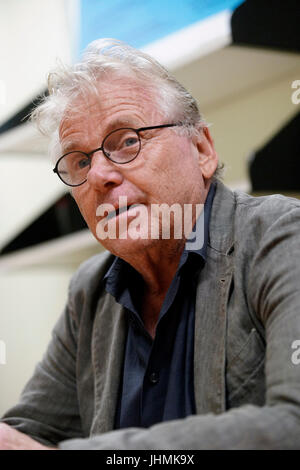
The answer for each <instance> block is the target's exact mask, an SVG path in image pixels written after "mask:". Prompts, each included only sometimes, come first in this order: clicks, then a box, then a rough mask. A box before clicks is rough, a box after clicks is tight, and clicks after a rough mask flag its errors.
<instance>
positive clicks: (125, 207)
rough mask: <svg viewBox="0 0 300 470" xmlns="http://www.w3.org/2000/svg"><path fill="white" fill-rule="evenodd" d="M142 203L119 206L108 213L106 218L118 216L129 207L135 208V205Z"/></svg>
mask: <svg viewBox="0 0 300 470" xmlns="http://www.w3.org/2000/svg"><path fill="white" fill-rule="evenodd" d="M139 205H140V204H129V205H126V206H122V207H117V208H116V210H114V211H111V212H109V213H108V214H107V216H106V220H110V219H112V218H113V217H118V215H121V214H123V213H124V212H126V211H128V210H129V209H134V208H135V207H137V206H139Z"/></svg>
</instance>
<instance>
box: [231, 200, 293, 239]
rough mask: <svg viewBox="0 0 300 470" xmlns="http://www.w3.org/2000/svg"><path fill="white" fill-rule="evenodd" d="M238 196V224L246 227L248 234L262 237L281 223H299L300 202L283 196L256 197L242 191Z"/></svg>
mask: <svg viewBox="0 0 300 470" xmlns="http://www.w3.org/2000/svg"><path fill="white" fill-rule="evenodd" d="M235 196H236V216H237V220H236V223H237V224H238V225H240V227H237V228H238V229H240V228H241V225H242V226H243V225H244V226H245V228H246V229H247V232H248V233H249V232H251V233H252V234H253V233H254V234H256V235H259V234H260V235H262V234H263V232H264V231H265V230H268V229H269V228H270V227H271V226H274V227H275V226H276V225H277V224H279V225H280V223H281V222H282V223H286V222H287V221H289V223H292V224H293V223H296V222H297V224H298V223H299V217H300V200H298V199H295V198H292V197H286V196H283V195H281V194H273V195H270V196H260V197H254V196H251V195H249V194H246V193H242V192H240V191H236V192H235Z"/></svg>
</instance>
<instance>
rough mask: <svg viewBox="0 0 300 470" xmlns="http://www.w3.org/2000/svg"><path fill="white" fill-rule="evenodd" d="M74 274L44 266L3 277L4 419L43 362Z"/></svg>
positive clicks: (0, 405)
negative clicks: (37, 364) (41, 361)
mask: <svg viewBox="0 0 300 470" xmlns="http://www.w3.org/2000/svg"><path fill="white" fill-rule="evenodd" d="M73 270H74V268H73V269H72V268H70V266H67V267H66V268H63V267H62V268H57V266H56V267H55V268H53V269H51V267H49V266H40V267H35V268H34V267H33V268H29V267H28V268H23V269H20V270H17V269H16V270H13V271H11V272H10V273H5V274H4V273H0V340H1V341H3V342H4V344H5V346H6V364H1V362H0V384H1V386H0V416H1V415H2V414H3V413H4V412H5V411H6V410H7V409H8V408H10V407H11V406H13V405H14V404H15V403H17V401H18V397H19V394H20V392H21V390H22V388H23V386H24V384H25V383H26V382H27V380H28V379H29V378H30V376H31V374H32V372H33V368H34V366H35V364H36V362H37V361H38V360H40V359H41V358H42V355H43V353H44V351H45V348H46V345H47V344H48V342H49V340H50V333H51V330H52V328H53V326H54V324H55V322H56V320H57V318H58V316H59V314H60V312H62V310H63V308H64V304H65V300H66V296H67V286H68V282H69V279H70V276H71V274H72V272H73Z"/></svg>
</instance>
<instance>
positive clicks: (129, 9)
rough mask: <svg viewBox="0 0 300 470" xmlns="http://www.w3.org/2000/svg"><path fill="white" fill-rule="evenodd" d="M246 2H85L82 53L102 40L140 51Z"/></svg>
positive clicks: (94, 0)
mask: <svg viewBox="0 0 300 470" xmlns="http://www.w3.org/2000/svg"><path fill="white" fill-rule="evenodd" d="M240 3H242V0H81V3H80V5H81V15H80V41H79V43H80V51H79V52H80V53H82V51H83V50H84V49H85V47H86V46H87V45H88V43H90V42H91V41H93V40H95V39H98V38H101V37H102V38H105V37H106V38H116V39H121V40H122V41H125V42H127V43H129V44H130V45H132V46H134V47H137V48H140V47H143V46H145V45H146V44H149V43H151V42H153V41H155V40H157V39H160V38H162V37H164V36H167V35H168V34H171V33H173V32H175V31H177V30H179V29H181V28H185V27H187V26H189V25H190V24H192V23H195V22H198V21H200V20H203V19H205V18H207V17H208V16H210V15H213V14H216V13H220V12H221V11H223V10H227V9H229V10H233V9H234V8H236V7H237V6H238V5H239V4H240Z"/></svg>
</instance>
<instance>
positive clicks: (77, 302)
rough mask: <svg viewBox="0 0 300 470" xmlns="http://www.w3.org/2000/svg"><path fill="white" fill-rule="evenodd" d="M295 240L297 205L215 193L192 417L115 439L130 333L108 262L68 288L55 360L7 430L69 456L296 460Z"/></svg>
mask: <svg viewBox="0 0 300 470" xmlns="http://www.w3.org/2000/svg"><path fill="white" fill-rule="evenodd" d="M299 229H300V201H298V200H296V199H289V198H285V197H283V196H279V195H276V196H271V197H261V198H254V197H251V196H249V195H247V194H244V193H241V192H232V191H230V190H229V189H228V188H226V187H225V186H224V185H223V184H222V183H218V184H217V190H216V195H215V198H214V202H213V207H212V213H211V222H210V242H209V246H208V251H207V262H206V264H205V267H204V269H203V270H202V271H201V273H200V275H199V280H198V289H197V298H196V315H195V346H194V384H195V385H194V386H195V401H196V411H197V414H196V415H194V416H190V417H188V418H185V419H182V420H174V421H169V422H164V423H160V424H156V425H154V426H152V427H150V428H148V429H138V428H130V429H126V430H118V431H112V429H113V423H114V414H115V409H116V401H117V392H118V386H119V380H120V376H121V367H122V361H123V357H124V345H125V339H126V331H127V325H126V322H125V318H124V315H123V308H122V307H121V306H120V305H119V304H118V303H116V301H115V299H114V298H113V297H112V296H111V295H110V294H108V293H106V292H105V290H104V287H103V284H102V278H103V275H104V274H105V272H106V271H107V269H108V267H109V266H110V264H111V262H112V259H113V257H112V256H111V255H110V254H109V253H107V252H106V253H102V254H100V255H97V256H95V257H93V258H91V259H89V260H88V261H86V262H85V263H84V264H83V265H82V266H81V267H80V268H79V270H78V271H77V272H76V273H75V275H74V276H73V278H72V281H71V283H70V288H69V299H68V303H67V306H66V308H65V310H64V312H63V314H62V316H61V318H60V319H59V321H58V323H57V324H56V326H55V328H54V331H53V336H52V340H51V342H50V344H49V347H48V350H47V352H46V354H45V356H44V358H43V360H42V361H41V363H39V364H38V365H37V367H36V370H35V372H34V375H33V377H32V378H31V380H30V381H29V383H28V384H27V386H26V387H25V389H24V391H23V394H22V397H21V400H20V402H19V404H18V405H17V406H15V407H14V408H12V409H11V410H9V411H8V412H7V413H6V414H5V416H4V417H3V421H4V422H7V423H8V424H11V425H12V426H14V427H16V428H17V429H19V430H20V431H22V432H25V433H27V434H29V435H31V436H32V437H33V438H36V439H37V440H39V441H40V442H43V443H45V444H58V445H59V447H60V448H62V449H297V448H298V449H299V448H300V364H297V363H296V364H295V363H294V362H295V361H292V354H293V353H295V351H294V350H293V348H292V345H293V342H294V341H295V340H300V230H299ZM296 362H297V361H296ZM103 433H105V434H103Z"/></svg>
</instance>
